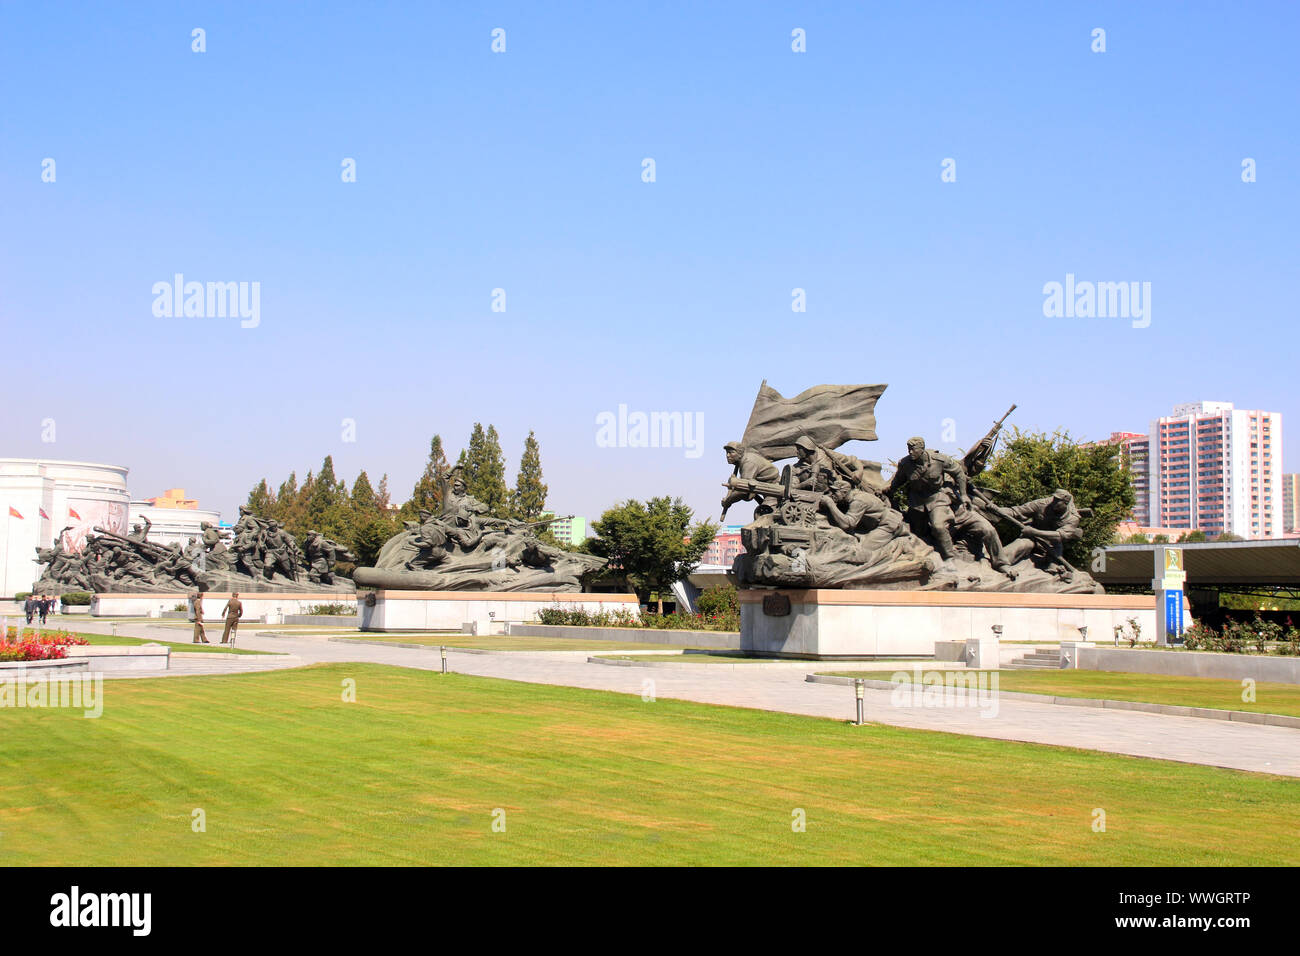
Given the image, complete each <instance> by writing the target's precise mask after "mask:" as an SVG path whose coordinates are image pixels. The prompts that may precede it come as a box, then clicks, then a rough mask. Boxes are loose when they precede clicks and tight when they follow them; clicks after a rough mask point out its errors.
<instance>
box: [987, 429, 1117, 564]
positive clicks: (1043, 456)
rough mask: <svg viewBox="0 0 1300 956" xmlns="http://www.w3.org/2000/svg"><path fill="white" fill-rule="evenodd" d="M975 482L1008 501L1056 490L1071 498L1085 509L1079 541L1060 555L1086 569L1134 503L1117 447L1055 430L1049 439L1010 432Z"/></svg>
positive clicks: (1047, 436)
mask: <svg viewBox="0 0 1300 956" xmlns="http://www.w3.org/2000/svg"><path fill="white" fill-rule="evenodd" d="M979 483H980V484H982V485H987V486H989V487H991V488H993V489H994V490H995V491H999V492H1002V493H1003V494H1004V495H1005V498H1006V500H1007V501H1010V502H1023V501H1030V500H1032V499H1034V498H1044V497H1046V496H1048V495H1050V494H1051V493H1052V492H1053V491H1055V490H1056V489H1057V488H1064V489H1065V490H1066V491H1069V492H1070V493H1071V494H1073V495H1074V501H1075V504H1076V505H1077V506H1078V507H1079V508H1080V509H1090V511H1091V513H1090V514H1085V516H1084V517H1083V519H1082V521H1081V523H1080V526H1081V529H1082V531H1083V539H1082V540H1081V541H1076V542H1075V543H1074V544H1073V545H1071V546H1070V547H1069V548H1067V549H1066V552H1065V557H1066V560H1068V561H1069V562H1070V563H1071V564H1074V565H1076V566H1078V567H1082V568H1087V567H1088V566H1089V556H1090V555H1091V554H1092V551H1093V549H1094V548H1104V547H1105V546H1106V545H1108V544H1110V542H1111V540H1112V539H1113V538H1114V537H1115V529H1116V528H1117V527H1118V526H1119V523H1120V522H1121V521H1122V520H1124V519H1125V517H1126V516H1127V515H1129V514H1130V513H1131V512H1132V510H1133V504H1134V502H1135V501H1136V498H1135V497H1134V494H1133V482H1132V480H1131V478H1130V477H1129V473H1128V471H1127V470H1126V469H1125V468H1124V467H1123V463H1122V461H1121V459H1120V449H1119V447H1118V446H1117V445H1111V444H1079V443H1078V442H1075V441H1074V440H1073V439H1071V438H1070V434H1069V432H1066V431H1059V430H1058V431H1056V432H1054V433H1053V434H1050V435H1049V434H1047V433H1045V432H1022V431H1021V430H1020V429H1018V428H1015V429H1013V430H1012V434H1011V438H1010V439H1009V440H1008V441H1007V442H1006V444H1004V445H1003V446H1002V449H1001V450H1000V451H999V452H998V454H997V455H996V456H995V457H994V458H993V459H992V460H991V461H990V462H989V467H988V470H987V471H985V472H984V473H983V474H982V475H980V477H979Z"/></svg>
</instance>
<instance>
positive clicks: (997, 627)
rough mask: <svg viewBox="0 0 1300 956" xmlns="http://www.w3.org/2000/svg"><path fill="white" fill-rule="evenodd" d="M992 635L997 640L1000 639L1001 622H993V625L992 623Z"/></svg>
mask: <svg viewBox="0 0 1300 956" xmlns="http://www.w3.org/2000/svg"><path fill="white" fill-rule="evenodd" d="M993 636H994V637H996V638H997V639H998V640H999V641H1000V640H1002V625H1001V624H994V625H993Z"/></svg>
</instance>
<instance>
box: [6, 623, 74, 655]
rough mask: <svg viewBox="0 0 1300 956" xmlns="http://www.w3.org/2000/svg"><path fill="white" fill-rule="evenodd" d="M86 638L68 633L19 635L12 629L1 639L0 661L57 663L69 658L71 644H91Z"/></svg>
mask: <svg viewBox="0 0 1300 956" xmlns="http://www.w3.org/2000/svg"><path fill="white" fill-rule="evenodd" d="M89 643H90V641H88V640H86V638H84V637H78V636H77V635H76V634H72V633H69V632H68V631H62V630H60V631H33V630H25V631H23V632H22V633H19V631H18V628H16V627H11V628H9V630H8V633H6V634H5V636H4V637H3V638H0V661H55V660H60V659H62V658H65V657H67V656H68V651H67V648H68V646H69V645H71V644H89Z"/></svg>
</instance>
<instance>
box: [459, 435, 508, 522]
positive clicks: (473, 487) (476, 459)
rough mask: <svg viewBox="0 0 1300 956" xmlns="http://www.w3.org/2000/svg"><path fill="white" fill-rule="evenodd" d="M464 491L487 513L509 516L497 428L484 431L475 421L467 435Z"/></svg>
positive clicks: (504, 462) (504, 474) (503, 462)
mask: <svg viewBox="0 0 1300 956" xmlns="http://www.w3.org/2000/svg"><path fill="white" fill-rule="evenodd" d="M465 490H466V491H468V492H469V493H470V494H471V495H473V496H474V497H475V498H477V499H478V500H479V501H481V502H483V504H485V505H487V508H488V514H490V515H493V516H494V517H497V518H505V517H508V516H509V514H510V488H509V486H508V485H507V484H506V460H505V455H503V454H502V452H501V436H500V435H498V434H497V430H496V426H495V425H489V426H488V427H487V431H486V432H485V431H484V430H483V426H482V425H480V424H479V423H478V422H475V423H474V431H473V432H472V433H471V434H470V438H469V450H468V452H467V454H466V456H465Z"/></svg>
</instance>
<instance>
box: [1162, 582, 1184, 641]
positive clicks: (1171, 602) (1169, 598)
mask: <svg viewBox="0 0 1300 956" xmlns="http://www.w3.org/2000/svg"><path fill="white" fill-rule="evenodd" d="M1165 641H1166V642H1168V643H1170V644H1181V643H1183V592H1182V589H1179V590H1177V591H1166V592H1165Z"/></svg>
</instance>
